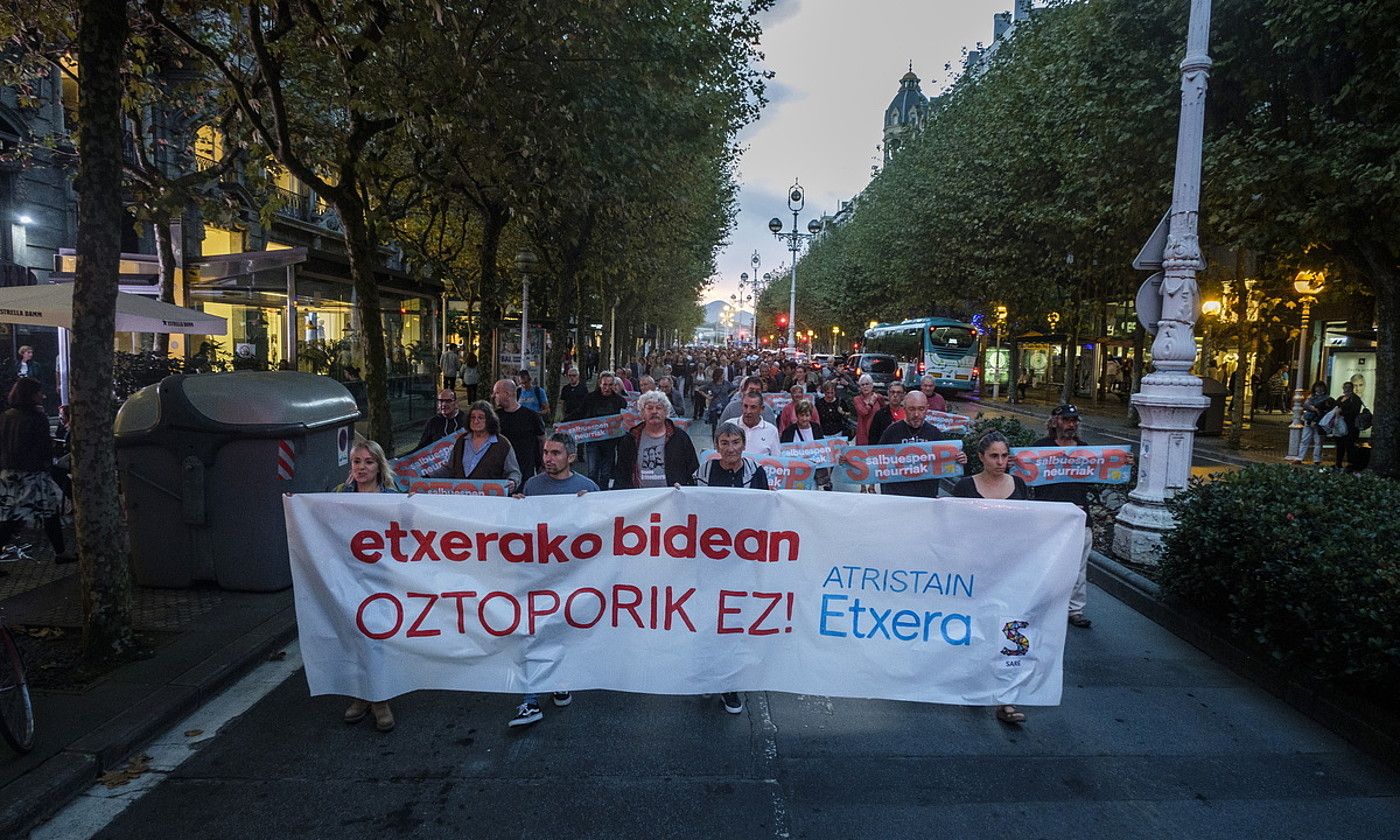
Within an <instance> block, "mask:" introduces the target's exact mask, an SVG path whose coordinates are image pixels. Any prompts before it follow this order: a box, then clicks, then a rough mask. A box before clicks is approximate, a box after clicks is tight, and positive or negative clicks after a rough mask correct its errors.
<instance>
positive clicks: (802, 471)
mask: <svg viewBox="0 0 1400 840" xmlns="http://www.w3.org/2000/svg"><path fill="white" fill-rule="evenodd" d="M744 457H745V458H748V459H750V460H752V461H753V462H754V463H755V464H757V465H758V466H760V467H762V468H763V471H764V473H766V474H767V475H768V489H769V490H811V489H813V483H812V477H813V476H814V475H816V472H817V470H816V467H814V466H813V465H812V462H810V461H808V460H807V459H805V458H789V457H782V458H774V457H773V456H771V455H755V454H753V453H752V452H750V453H747V454H745V455H744ZM718 458H719V453H718V452H716V451H715V450H713V449H705V450H702V451H701V452H700V462H701V463H704V462H705V461H714V460H717V459H718Z"/></svg>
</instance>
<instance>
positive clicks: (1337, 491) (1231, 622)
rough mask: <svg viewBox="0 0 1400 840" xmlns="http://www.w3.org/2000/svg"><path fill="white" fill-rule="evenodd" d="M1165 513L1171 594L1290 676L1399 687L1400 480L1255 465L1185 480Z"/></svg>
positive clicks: (1165, 568) (1165, 569)
mask: <svg viewBox="0 0 1400 840" xmlns="http://www.w3.org/2000/svg"><path fill="white" fill-rule="evenodd" d="M1171 508H1172V511H1173V512H1174V513H1175V515H1176V518H1177V528H1176V530H1174V531H1172V532H1171V533H1170V534H1168V535H1167V538H1166V541H1165V546H1164V548H1165V551H1164V557H1163V561H1162V567H1161V577H1160V580H1161V584H1162V587H1163V590H1164V592H1165V593H1166V594H1167V595H1168V596H1170V597H1173V598H1177V599H1180V600H1181V601H1182V602H1184V603H1188V604H1190V605H1191V606H1192V607H1194V608H1197V609H1199V610H1202V611H1204V612H1205V613H1206V614H1207V615H1210V616H1213V617H1216V618H1218V619H1219V620H1221V621H1223V622H1224V623H1225V624H1226V625H1227V626H1228V627H1229V628H1230V630H1231V631H1232V632H1234V633H1235V634H1237V635H1238V636H1241V637H1243V638H1245V639H1248V640H1251V641H1252V642H1253V643H1255V644H1256V645H1257V647H1258V648H1259V649H1260V650H1261V651H1262V652H1264V653H1265V654H1266V655H1268V656H1269V657H1271V658H1272V659H1273V660H1275V661H1276V662H1277V663H1279V664H1280V665H1281V666H1283V667H1284V668H1285V669H1286V670H1288V671H1290V672H1292V673H1294V674H1296V675H1299V676H1304V675H1306V676H1311V677H1315V678H1318V679H1321V680H1323V681H1328V682H1334V683H1339V684H1342V685H1344V686H1346V687H1349V688H1353V689H1361V690H1365V691H1393V690H1394V689H1396V688H1400V483H1396V482H1394V481H1391V480H1388V479H1384V478H1380V477H1377V476H1374V475H1369V474H1352V473H1344V472H1341V471H1333V470H1314V469H1307V468H1301V467H1291V466H1285V465H1273V466H1255V467H1249V468H1247V469H1244V470H1241V471H1238V472H1231V473H1224V474H1220V475H1217V476H1215V477H1213V478H1211V479H1209V480H1204V481H1202V480H1197V479H1193V480H1192V482H1191V484H1190V486H1189V487H1188V488H1187V489H1186V490H1184V491H1182V492H1181V493H1178V494H1177V495H1176V497H1175V498H1174V499H1173V500H1172V502H1171Z"/></svg>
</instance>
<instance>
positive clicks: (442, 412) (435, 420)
mask: <svg viewBox="0 0 1400 840" xmlns="http://www.w3.org/2000/svg"><path fill="white" fill-rule="evenodd" d="M466 427H467V419H466V418H465V417H463V416H462V409H461V407H460V406H459V405H458V404H457V393H456V392H455V391H453V390H451V389H449V388H443V389H442V390H441V391H438V395H437V413H436V414H434V415H433V416H432V417H429V418H428V422H427V423H425V424H423V435H422V437H420V438H418V445H417V446H415V447H413V448H414V450H415V451H416V450H419V449H422V448H423V447H425V446H427V445H428V444H430V443H432V442H434V441H438V440H442V439H443V438H445V437H447V436H448V435H450V434H454V433H456V432H458V431H461V430H462V429H465V428H466Z"/></svg>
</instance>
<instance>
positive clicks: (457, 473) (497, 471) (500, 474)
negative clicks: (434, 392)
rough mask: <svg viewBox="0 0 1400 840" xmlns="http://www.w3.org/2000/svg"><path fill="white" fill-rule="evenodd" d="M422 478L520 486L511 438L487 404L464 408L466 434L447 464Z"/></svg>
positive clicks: (518, 465) (517, 464) (477, 403)
mask: <svg viewBox="0 0 1400 840" xmlns="http://www.w3.org/2000/svg"><path fill="white" fill-rule="evenodd" d="M502 381H503V382H509V381H510V380H502ZM497 384H498V385H499V384H500V383H497ZM424 477H425V478H469V479H472V480H473V481H478V480H496V481H500V480H505V481H508V482H510V486H511V487H512V488H515V487H519V486H520V481H521V478H520V462H519V461H518V460H516V457H515V450H514V449H513V448H512V447H511V445H510V441H509V440H507V439H505V438H504V437H502V436H501V421H500V419H499V418H498V417H496V412H495V410H494V409H492V408H491V404H490V403H488V402H487V401H486V400H479V401H477V402H474V403H472V406H471V408H469V409H467V434H465V435H462V436H461V437H460V438H458V439H457V443H456V444H454V445H453V447H452V454H451V455H450V456H448V459H447V463H446V464H444V465H443V466H442V467H441V468H439V469H438V470H435V471H434V472H433V473H432V474H431V475H427V476H424Z"/></svg>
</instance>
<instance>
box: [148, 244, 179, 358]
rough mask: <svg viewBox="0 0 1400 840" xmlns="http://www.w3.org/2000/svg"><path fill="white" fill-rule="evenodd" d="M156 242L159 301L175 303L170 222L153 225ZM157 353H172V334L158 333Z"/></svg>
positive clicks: (173, 248) (173, 246)
mask: <svg viewBox="0 0 1400 840" xmlns="http://www.w3.org/2000/svg"><path fill="white" fill-rule="evenodd" d="M151 231H152V233H153V234H154V235H155V240H156V265H157V267H158V268H159V271H160V293H159V295H158V299H159V300H161V301H162V302H164V303H174V302H175V245H174V241H173V240H172V239H171V234H170V221H169V220H168V219H167V220H163V221H159V222H155V223H154V224H152V225H151ZM154 347H155V351H156V352H157V353H169V352H170V333H156V334H155V341H154Z"/></svg>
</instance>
